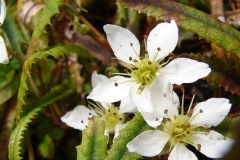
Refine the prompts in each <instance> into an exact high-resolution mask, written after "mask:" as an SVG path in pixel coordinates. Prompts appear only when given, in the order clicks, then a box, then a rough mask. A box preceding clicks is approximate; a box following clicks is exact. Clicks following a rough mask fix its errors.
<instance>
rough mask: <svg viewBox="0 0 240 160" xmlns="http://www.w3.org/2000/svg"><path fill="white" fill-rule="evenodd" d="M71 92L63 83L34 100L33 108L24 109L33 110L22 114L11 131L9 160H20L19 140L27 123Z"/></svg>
mask: <svg viewBox="0 0 240 160" xmlns="http://www.w3.org/2000/svg"><path fill="white" fill-rule="evenodd" d="M72 92H73V90H72V89H69V88H68V85H67V84H65V83H64V84H62V85H60V86H57V87H55V88H54V89H52V90H51V91H50V92H49V93H47V94H46V95H45V96H43V97H41V98H40V99H37V100H35V101H34V107H33V106H31V107H26V108H33V109H32V110H30V111H27V112H25V113H23V115H22V117H21V119H20V121H19V123H18V125H17V126H16V128H15V129H14V130H13V132H12V134H11V136H10V140H9V144H8V151H9V155H8V158H9V160H20V159H22V158H21V157H20V153H21V149H22V148H21V146H20V145H21V140H22V139H23V134H24V131H25V130H26V129H27V125H28V123H30V122H31V119H33V118H34V117H35V116H36V115H37V114H38V112H39V111H41V110H42V108H43V107H45V106H47V105H49V104H51V103H53V102H55V101H56V100H58V99H61V98H63V97H66V96H68V95H70V94H71V93H72Z"/></svg>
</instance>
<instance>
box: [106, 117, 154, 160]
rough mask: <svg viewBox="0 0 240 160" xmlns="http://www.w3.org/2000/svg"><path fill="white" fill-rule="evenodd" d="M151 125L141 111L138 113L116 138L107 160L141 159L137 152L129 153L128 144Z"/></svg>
mask: <svg viewBox="0 0 240 160" xmlns="http://www.w3.org/2000/svg"><path fill="white" fill-rule="evenodd" d="M149 129H151V127H149V126H148V125H147V123H146V122H145V120H144V119H143V117H142V116H141V114H140V113H136V115H135V117H134V118H133V119H132V120H131V121H130V122H128V124H127V126H126V127H125V128H124V129H123V130H121V131H120V134H119V135H118V136H117V138H116V139H114V143H113V145H112V146H111V149H110V150H109V152H108V156H107V158H106V160H120V159H121V160H125V159H126V160H127V159H131V160H134V159H140V158H141V156H140V155H138V154H137V153H129V152H128V149H127V147H126V145H127V144H128V143H129V142H130V141H132V140H133V139H134V138H135V137H136V136H137V135H138V134H140V133H141V132H143V131H146V130H149Z"/></svg>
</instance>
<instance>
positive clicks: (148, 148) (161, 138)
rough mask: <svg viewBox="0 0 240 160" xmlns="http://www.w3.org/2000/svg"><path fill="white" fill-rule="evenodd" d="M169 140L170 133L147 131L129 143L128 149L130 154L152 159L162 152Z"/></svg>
mask: <svg viewBox="0 0 240 160" xmlns="http://www.w3.org/2000/svg"><path fill="white" fill-rule="evenodd" d="M169 138H170V135H169V134H168V133H165V132H162V131H159V130H150V131H145V132H143V133H141V134H140V135H138V136H137V137H135V138H134V139H133V140H132V141H131V142H129V143H128V144H127V148H128V151H129V152H136V153H138V154H140V155H142V156H147V157H152V156H155V155H158V154H159V153H160V152H161V151H162V149H163V148H164V146H165V145H166V143H167V142H168V140H169Z"/></svg>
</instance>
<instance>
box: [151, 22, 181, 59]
mask: <svg viewBox="0 0 240 160" xmlns="http://www.w3.org/2000/svg"><path fill="white" fill-rule="evenodd" d="M177 41H178V27H177V25H176V23H175V21H174V20H172V21H171V23H160V24H158V25H157V26H156V27H155V28H154V29H153V30H152V31H151V32H150V34H149V36H148V39H147V51H148V54H149V59H150V60H151V61H153V60H154V59H155V61H156V60H158V59H162V58H164V57H166V56H168V55H169V53H171V52H172V51H173V50H174V48H175V47H176V45H177ZM158 47H159V48H160V49H161V50H160V52H158V50H157V48H158ZM157 53H158V54H157Z"/></svg>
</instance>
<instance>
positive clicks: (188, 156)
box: [168, 143, 197, 160]
mask: <svg viewBox="0 0 240 160" xmlns="http://www.w3.org/2000/svg"><path fill="white" fill-rule="evenodd" d="M168 160H197V157H196V156H195V154H194V153H193V152H191V151H190V150H188V149H187V147H186V146H185V145H184V144H182V143H177V144H176V145H175V147H174V148H173V150H172V151H171V153H170V155H169V157H168Z"/></svg>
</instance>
